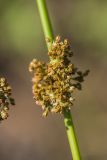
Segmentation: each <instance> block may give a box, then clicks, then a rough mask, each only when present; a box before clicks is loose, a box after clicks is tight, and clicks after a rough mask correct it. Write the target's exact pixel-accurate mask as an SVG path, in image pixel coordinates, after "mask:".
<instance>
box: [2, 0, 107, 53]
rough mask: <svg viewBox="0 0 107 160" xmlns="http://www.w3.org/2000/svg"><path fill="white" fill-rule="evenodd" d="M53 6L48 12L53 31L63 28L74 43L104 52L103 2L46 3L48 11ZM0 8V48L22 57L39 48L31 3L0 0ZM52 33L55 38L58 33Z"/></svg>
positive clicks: (106, 5) (106, 9) (106, 14)
mask: <svg viewBox="0 0 107 160" xmlns="http://www.w3.org/2000/svg"><path fill="white" fill-rule="evenodd" d="M47 2H48V0H47ZM60 3H61V6H60ZM56 4H57V5H58V4H59V5H58V7H56V8H54V9H52V11H51V10H50V9H49V11H50V12H51V13H50V14H51V16H52V20H53V17H54V16H55V15H57V17H56V16H55V17H54V19H57V20H56V21H53V23H54V28H60V29H61V28H62V25H63V28H64V29H62V30H63V32H64V34H69V35H71V36H72V38H73V40H74V42H75V43H77V44H80V45H81V46H85V47H88V48H90V47H93V48H94V49H95V50H96V51H98V50H99V52H100V53H102V52H104V53H105V52H106V50H107V45H106V39H107V29H106V28H107V20H106V17H107V1H104V0H103V1H100V0H87V1H85V0H82V1H79V0H76V1H74V0H73V1H72V2H71V1H70V0H67V1H66V2H65V1H62V2H61V1H59V2H57V1H54V2H53V1H49V8H52V5H53V7H55V6H56ZM0 8H1V10H0V19H1V20H0V28H1V29H0V43H1V44H0V46H1V47H2V48H3V47H4V48H14V49H16V50H18V51H19V52H20V53H22V52H23V54H24V53H25V54H27V53H29V52H30V53H33V52H34V50H35V49H37V48H38V47H39V48H40V45H41V43H43V38H44V37H43V33H42V28H41V23H40V19H39V15H38V12H37V8H36V3H35V1H29V0H27V1H25V0H22V1H21V0H19V1H16V0H14V1H13V0H11V1H7V0H1V2H0ZM62 10H63V11H64V12H62ZM55 31H56V35H57V34H61V33H59V32H60V31H58V30H57V29H56V30H55Z"/></svg>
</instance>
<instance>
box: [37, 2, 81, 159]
mask: <svg viewBox="0 0 107 160" xmlns="http://www.w3.org/2000/svg"><path fill="white" fill-rule="evenodd" d="M36 2H37V6H38V10H39V14H40V18H41V23H42V27H43V31H44V35H45V38H50V39H51V40H53V38H54V37H53V31H52V26H51V22H50V19H49V14H48V10H47V6H46V2H45V0H36ZM47 47H48V49H49V45H48V44H47ZM63 115H64V123H65V127H66V131H67V136H68V141H69V144H70V149H71V152H72V157H73V160H81V158H80V152H79V148H78V144H77V139H76V135H75V131H74V126H73V121H72V116H71V113H70V111H66V110H65V111H64V112H63Z"/></svg>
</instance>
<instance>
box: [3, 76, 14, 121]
mask: <svg viewBox="0 0 107 160" xmlns="http://www.w3.org/2000/svg"><path fill="white" fill-rule="evenodd" d="M11 94H12V93H11V87H10V85H9V84H8V82H7V80H6V79H5V78H0V121H2V120H4V119H7V117H8V110H9V106H10V105H14V104H15V102H14V99H13V98H12V97H11Z"/></svg>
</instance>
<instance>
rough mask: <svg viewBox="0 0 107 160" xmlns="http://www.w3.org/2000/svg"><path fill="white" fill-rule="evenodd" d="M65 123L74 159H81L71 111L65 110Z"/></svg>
mask: <svg viewBox="0 0 107 160" xmlns="http://www.w3.org/2000/svg"><path fill="white" fill-rule="evenodd" d="M63 115H64V123H65V127H66V131H67V136H68V141H69V145H70V149H71V152H72V157H73V160H80V159H81V158H80V152H79V147H78V143H77V139H76V134H75V130H74V125H73V120H72V116H71V112H70V111H66V110H65V111H64V112H63Z"/></svg>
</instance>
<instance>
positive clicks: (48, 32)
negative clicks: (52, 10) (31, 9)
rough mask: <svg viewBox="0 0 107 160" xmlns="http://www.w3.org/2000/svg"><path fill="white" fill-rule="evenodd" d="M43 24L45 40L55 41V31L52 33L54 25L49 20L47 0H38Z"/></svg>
mask: <svg viewBox="0 0 107 160" xmlns="http://www.w3.org/2000/svg"><path fill="white" fill-rule="evenodd" d="M36 2H37V6H38V10H39V14H40V18H41V23H42V27H43V31H44V35H45V38H50V39H51V40H53V31H52V25H51V22H50V19H49V14H48V10H47V6H46V2H45V0H36ZM49 45H50V44H49V43H47V47H48V48H49Z"/></svg>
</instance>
